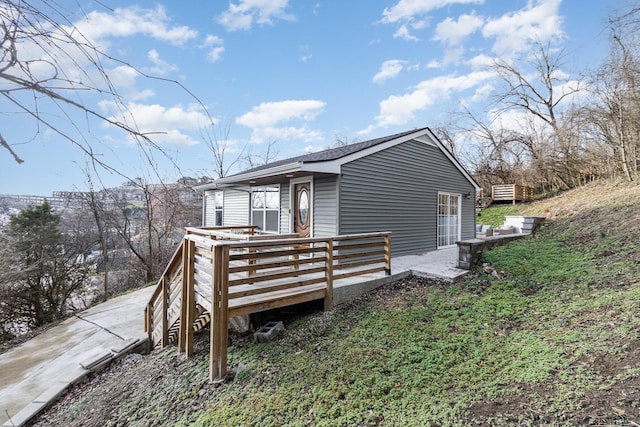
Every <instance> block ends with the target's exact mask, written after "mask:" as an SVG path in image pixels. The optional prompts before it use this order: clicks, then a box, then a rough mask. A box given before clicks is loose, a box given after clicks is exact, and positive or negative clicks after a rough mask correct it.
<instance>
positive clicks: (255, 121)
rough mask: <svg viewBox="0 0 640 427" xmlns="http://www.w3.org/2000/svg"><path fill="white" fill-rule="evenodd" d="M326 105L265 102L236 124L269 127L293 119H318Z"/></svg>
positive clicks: (292, 101)
mask: <svg viewBox="0 0 640 427" xmlns="http://www.w3.org/2000/svg"><path fill="white" fill-rule="evenodd" d="M325 105H326V104H325V103H324V102H322V101H317V100H313V99H308V100H287V101H280V102H263V103H262V104H260V105H258V106H257V107H253V108H252V109H251V111H250V112H249V113H246V114H243V115H242V116H240V117H238V118H237V119H236V123H238V124H241V125H245V126H248V127H252V128H255V127H267V126H273V125H275V124H277V123H280V122H287V121H289V120H292V119H302V120H305V121H309V120H313V119H315V118H316V116H317V115H318V114H320V112H322V109H323V108H324V106H325Z"/></svg>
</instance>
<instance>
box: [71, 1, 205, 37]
mask: <svg viewBox="0 0 640 427" xmlns="http://www.w3.org/2000/svg"><path fill="white" fill-rule="evenodd" d="M169 21H170V19H169V17H168V16H167V13H166V10H165V8H164V7H162V6H157V7H156V8H155V9H142V8H139V7H136V6H132V7H127V8H118V9H115V10H114V11H113V13H104V12H98V11H93V12H89V13H88V14H87V16H86V17H85V18H84V19H82V20H80V21H78V22H76V23H75V24H74V25H75V31H77V32H79V33H80V34H82V36H83V37H85V38H87V39H89V40H90V41H92V42H93V43H94V44H98V45H99V44H100V43H101V42H104V41H105V39H106V38H108V37H130V36H133V35H137V34H141V35H145V36H148V37H152V38H154V39H157V40H162V41H165V42H167V43H171V44H173V45H177V46H180V45H183V44H185V43H186V42H187V41H189V40H191V39H193V38H195V37H196V36H197V35H198V33H197V31H195V30H192V29H190V28H189V27H187V26H173V27H172V26H171V25H170V22H169ZM75 31H74V32H75ZM72 33H73V32H72Z"/></svg>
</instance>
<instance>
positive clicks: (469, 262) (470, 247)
mask: <svg viewBox="0 0 640 427" xmlns="http://www.w3.org/2000/svg"><path fill="white" fill-rule="evenodd" d="M527 235H528V234H508V235H505V236H493V237H487V238H484V239H470V240H463V241H460V242H458V268H462V269H464V270H471V267H473V266H474V265H476V264H477V263H478V261H479V260H480V256H481V255H482V252H484V251H488V250H490V249H492V248H495V247H496V246H502V245H506V244H507V243H509V242H510V241H512V240H516V239H521V238H523V237H525V236H527Z"/></svg>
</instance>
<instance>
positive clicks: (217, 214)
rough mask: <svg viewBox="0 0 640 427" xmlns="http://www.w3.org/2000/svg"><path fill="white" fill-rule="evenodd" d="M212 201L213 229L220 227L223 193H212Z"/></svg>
mask: <svg viewBox="0 0 640 427" xmlns="http://www.w3.org/2000/svg"><path fill="white" fill-rule="evenodd" d="M213 197H214V200H213V213H214V224H213V225H214V227H221V226H222V218H223V212H224V193H223V192H222V191H216V192H215V193H214V196H213Z"/></svg>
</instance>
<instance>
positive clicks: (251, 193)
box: [249, 184, 282, 234]
mask: <svg viewBox="0 0 640 427" xmlns="http://www.w3.org/2000/svg"><path fill="white" fill-rule="evenodd" d="M267 187H273V188H276V187H277V188H278V221H277V224H278V229H277V230H276V231H271V230H269V231H267V230H264V229H261V230H260V232H261V233H262V234H280V217H281V215H282V212H281V209H282V206H280V205H281V203H280V202H281V200H280V196H281V193H282V189H281V185H280V184H265V185H255V186H251V187H250V190H249V223H250V224H253V193H254V190H259V189H261V188H263V189H264V188H267ZM262 212H263V213H264V216H263V217H262V224H263V225H265V224H266V223H267V214H266V212H267V210H266V209H263V210H262Z"/></svg>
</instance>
